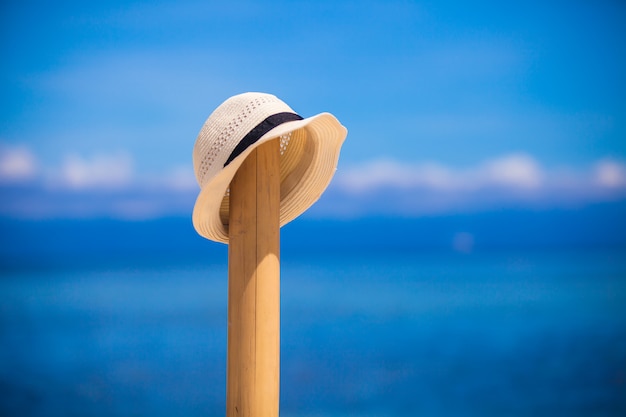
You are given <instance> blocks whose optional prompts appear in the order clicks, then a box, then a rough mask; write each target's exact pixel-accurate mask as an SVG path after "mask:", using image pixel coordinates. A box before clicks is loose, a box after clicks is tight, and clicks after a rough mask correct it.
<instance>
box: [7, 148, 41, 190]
mask: <svg viewBox="0 0 626 417" xmlns="http://www.w3.org/2000/svg"><path fill="white" fill-rule="evenodd" d="M37 171H38V166H37V160H36V158H35V156H34V155H33V154H32V152H31V151H30V150H29V149H28V148H26V147H25V146H16V147H9V146H0V182H20V181H26V180H31V179H33V178H34V177H35V176H36V174H37Z"/></svg>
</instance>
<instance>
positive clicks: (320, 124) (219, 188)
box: [192, 113, 348, 243]
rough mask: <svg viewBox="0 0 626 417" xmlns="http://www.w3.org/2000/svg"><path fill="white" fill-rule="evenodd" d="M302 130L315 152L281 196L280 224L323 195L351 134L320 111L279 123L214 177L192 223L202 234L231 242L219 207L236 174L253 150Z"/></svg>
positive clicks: (197, 202) (196, 209)
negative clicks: (306, 165) (296, 180)
mask: <svg viewBox="0 0 626 417" xmlns="http://www.w3.org/2000/svg"><path fill="white" fill-rule="evenodd" d="M299 129H305V130H306V131H307V140H310V141H312V144H313V148H312V149H313V152H312V155H311V162H310V164H309V165H308V167H307V168H306V170H305V171H304V172H303V174H302V176H301V178H300V179H299V180H298V183H297V184H296V185H295V186H294V187H293V189H291V190H290V191H289V192H288V193H287V195H281V202H280V226H283V225H285V224H287V223H289V222H290V221H292V220H293V219H295V218H296V217H298V216H299V215H300V214H302V213H303V212H304V211H306V210H307V209H308V208H309V207H311V205H313V203H315V202H316V201H317V200H318V199H319V198H320V197H321V195H322V193H323V192H324V190H325V189H326V188H327V187H328V184H330V180H331V179H332V177H333V175H334V173H335V171H336V169H337V162H338V160H339V152H340V151H341V146H342V145H343V142H344V140H345V138H346V135H347V133H348V131H347V129H346V128H345V127H344V126H343V125H341V123H339V121H338V120H337V119H336V118H335V116H333V115H332V114H330V113H320V114H318V115H315V116H312V117H309V118H306V119H302V120H297V121H292V122H287V123H283V124H281V125H279V126H276V127H275V128H273V129H272V130H270V131H269V132H267V133H266V134H265V135H263V136H262V137H261V138H259V140H258V141H256V142H255V143H254V144H253V145H251V146H249V147H248V148H247V149H245V150H244V151H243V152H242V153H241V154H240V155H239V156H237V157H236V158H235V159H233V160H232V161H231V162H230V163H229V164H228V165H227V166H226V167H224V169H222V170H221V171H220V172H219V173H218V174H217V175H216V176H215V177H214V178H212V179H211V181H209V182H208V183H207V184H206V185H205V186H204V187H203V188H202V189H201V190H200V194H199V195H198V198H197V199H196V203H195V205H194V208H193V218H192V220H193V225H194V228H195V229H196V231H197V232H198V233H199V234H200V235H201V236H204V237H205V238H207V239H210V240H214V241H216V242H222V243H228V230H227V228H226V227H225V225H224V224H223V222H222V220H221V217H220V207H221V205H222V199H223V198H224V195H225V194H226V191H227V190H228V187H229V186H230V182H231V181H232V179H233V177H234V176H235V173H236V172H237V170H238V169H239V167H240V166H241V164H243V162H244V160H245V159H246V157H247V156H248V155H250V153H251V152H252V151H253V150H254V149H256V148H257V147H259V146H260V145H262V144H264V143H266V142H268V141H270V140H272V139H277V138H279V137H280V136H282V135H286V134H288V133H289V132H293V131H296V130H299Z"/></svg>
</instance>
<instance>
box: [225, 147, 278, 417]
mask: <svg viewBox="0 0 626 417" xmlns="http://www.w3.org/2000/svg"><path fill="white" fill-rule="evenodd" d="M279 157H280V148H279V141H278V140H272V141H270V142H267V143H265V144H263V145H261V146H259V147H258V148H257V149H255V150H254V151H253V152H252V153H251V154H250V155H249V156H248V157H247V158H246V160H245V162H244V163H243V165H241V167H240V168H239V170H238V171H237V174H236V175H235V177H234V178H233V180H232V182H231V184H230V214H229V245H228V352H227V355H228V357H227V369H226V372H227V375H226V415H227V417H235V416H238V417H239V416H243V417H278V404H279V384H280V381H279V377H280V254H279V251H280V229H279V227H280V224H279V215H280V172H279Z"/></svg>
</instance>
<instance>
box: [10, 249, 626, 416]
mask: <svg viewBox="0 0 626 417" xmlns="http://www.w3.org/2000/svg"><path fill="white" fill-rule="evenodd" d="M212 247H213V246H211V248H212ZM468 252H470V251H468ZM218 255H219V256H208V257H207V259H205V260H204V259H202V258H201V257H196V258H194V259H193V260H189V259H186V258H182V257H181V258H180V259H177V258H176V257H167V258H163V259H159V258H158V257H154V258H151V259H150V260H149V261H148V262H145V261H142V262H133V261H125V262H119V263H93V264H92V263H89V262H77V263H76V264H75V265H74V264H72V263H69V264H63V265H48V266H46V267H44V266H34V267H32V268H15V267H11V268H9V267H6V268H4V269H3V270H2V273H1V276H0V296H1V298H0V300H1V305H0V415H2V416H223V415H225V395H226V394H225V382H226V370H225V365H226V311H227V310H226V309H227V260H226V258H225V257H224V256H222V255H225V251H224V250H223V249H219V253H218ZM77 256H78V255H77ZM281 268H282V270H281V297H282V301H281V398H280V408H281V415H282V416H285V417H291V416H294V417H295V416H303V417H322V416H328V417H334V416H354V417H366V416H367V417H370V416H379V417H386V416H389V417H391V416H624V415H626V256H625V253H624V250H623V249H590V248H587V249H584V250H583V249H571V248H570V249H567V250H557V249H541V250H539V249H534V250H533V249H529V248H526V249H523V250H521V249H520V250H475V251H471V252H470V253H460V252H455V251H451V250H450V251H441V250H431V251H428V250H420V249H417V248H413V249H407V250H394V249H391V248H390V249H387V250H385V249H384V247H379V248H375V247H372V248H369V249H367V248H362V249H359V250H351V251H341V250H329V251H307V250H300V251H287V253H284V254H283V259H282V265H281Z"/></svg>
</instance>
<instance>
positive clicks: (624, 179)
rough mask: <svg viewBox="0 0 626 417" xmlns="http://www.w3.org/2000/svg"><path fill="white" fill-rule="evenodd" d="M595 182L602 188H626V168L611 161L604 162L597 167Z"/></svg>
mask: <svg viewBox="0 0 626 417" xmlns="http://www.w3.org/2000/svg"><path fill="white" fill-rule="evenodd" d="M595 180H596V183H597V184H598V185H600V186H601V187H607V188H623V187H626V166H625V165H624V164H620V163H619V162H616V161H613V160H610V159H605V160H602V161H600V162H598V163H597V164H596V166H595Z"/></svg>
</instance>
